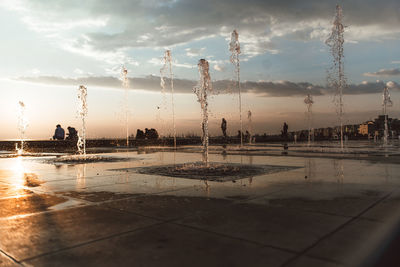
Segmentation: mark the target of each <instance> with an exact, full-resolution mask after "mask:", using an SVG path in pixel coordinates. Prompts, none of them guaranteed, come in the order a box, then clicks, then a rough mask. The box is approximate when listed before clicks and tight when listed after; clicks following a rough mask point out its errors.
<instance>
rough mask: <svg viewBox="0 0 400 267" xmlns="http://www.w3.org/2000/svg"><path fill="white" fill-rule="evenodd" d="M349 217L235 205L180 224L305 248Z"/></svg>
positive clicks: (291, 248) (198, 214)
mask: <svg viewBox="0 0 400 267" xmlns="http://www.w3.org/2000/svg"><path fill="white" fill-rule="evenodd" d="M347 220H348V218H345V217H339V216H332V215H328V214H322V213H313V212H304V211H297V210H289V209H282V208H276V207H269V206H262V205H249V204H236V205H232V206H231V208H229V209H224V210H218V211H212V210H211V211H205V212H201V213H197V214H195V215H193V216H189V217H186V218H184V219H182V220H178V221H177V223H179V224H182V225H190V226H192V227H196V228H199V229H204V230H207V231H212V232H215V233H220V234H224V235H227V236H231V237H237V238H243V239H246V240H251V241H254V242H258V243H260V244H264V245H268V246H273V247H278V248H283V249H289V250H292V251H302V250H303V249H305V248H306V247H308V246H310V245H311V244H312V243H314V242H316V241H317V240H318V239H319V238H321V237H322V236H324V235H326V234H327V233H329V232H331V231H332V230H334V229H336V228H337V227H338V226H340V225H342V224H343V223H345V222H346V221H347Z"/></svg>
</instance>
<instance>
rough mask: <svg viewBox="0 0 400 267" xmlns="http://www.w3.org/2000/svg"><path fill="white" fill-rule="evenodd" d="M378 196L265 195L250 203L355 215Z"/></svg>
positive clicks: (376, 199)
mask: <svg viewBox="0 0 400 267" xmlns="http://www.w3.org/2000/svg"><path fill="white" fill-rule="evenodd" d="M378 200H379V198H376V197H370V198H357V197H338V198H333V199H319V200H317V199H307V198H297V197H294V198H274V196H267V197H263V198H258V199H255V200H253V201H251V202H250V203H257V204H263V205H268V206H272V207H280V208H284V209H294V210H304V211H312V212H321V213H327V214H333V215H338V216H349V217H353V216H357V215H358V214H360V213H361V212H362V211H364V210H365V209H367V208H368V207H370V206H371V205H372V204H374V203H375V202H377V201H378Z"/></svg>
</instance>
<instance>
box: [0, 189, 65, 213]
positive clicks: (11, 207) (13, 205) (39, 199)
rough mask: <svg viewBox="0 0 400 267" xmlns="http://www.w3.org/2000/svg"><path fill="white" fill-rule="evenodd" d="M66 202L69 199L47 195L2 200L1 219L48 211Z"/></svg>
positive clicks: (0, 201)
mask: <svg viewBox="0 0 400 267" xmlns="http://www.w3.org/2000/svg"><path fill="white" fill-rule="evenodd" d="M65 201H67V199H65V198H61V197H57V196H52V195H47V194H32V195H28V196H21V197H13V198H5V199H0V218H4V217H11V216H15V215H23V214H30V213H36V212H40V211H46V210H48V209H49V208H50V207H52V206H55V205H57V204H60V203H63V202H65Z"/></svg>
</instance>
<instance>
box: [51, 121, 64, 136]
mask: <svg viewBox="0 0 400 267" xmlns="http://www.w3.org/2000/svg"><path fill="white" fill-rule="evenodd" d="M64 136H65V131H64V129H63V128H61V125H60V124H57V126H56V130H55V131H54V135H53V139H54V140H64Z"/></svg>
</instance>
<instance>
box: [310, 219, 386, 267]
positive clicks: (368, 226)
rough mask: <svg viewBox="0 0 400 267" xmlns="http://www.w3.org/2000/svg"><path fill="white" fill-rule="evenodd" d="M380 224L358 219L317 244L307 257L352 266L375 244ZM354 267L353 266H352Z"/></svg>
mask: <svg viewBox="0 0 400 267" xmlns="http://www.w3.org/2000/svg"><path fill="white" fill-rule="evenodd" d="M381 228H382V224H381V223H377V222H373V221H367V220H362V219H358V220H355V221H353V222H351V223H350V224H348V225H346V226H345V227H343V228H342V229H340V230H339V231H337V232H336V233H334V234H333V235H331V236H329V237H328V238H326V239H324V240H322V241H321V242H319V243H318V244H317V245H316V246H315V247H314V248H312V249H311V250H310V251H308V252H307V255H309V256H315V257H321V258H326V259H331V260H334V261H337V262H341V263H343V264H345V265H348V264H350V263H351V264H354V262H357V261H358V260H360V259H359V257H361V258H365V257H366V256H367V255H362V253H363V252H364V251H367V250H366V249H367V248H368V249H369V248H370V247H371V244H374V243H375V242H377V240H376V239H375V237H376V236H377V235H376V233H377V232H378V233H379V232H380V230H381ZM352 266H354V265H352Z"/></svg>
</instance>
